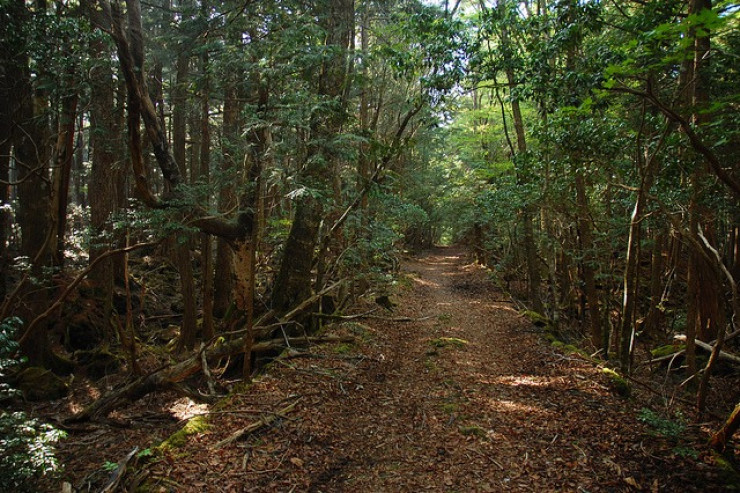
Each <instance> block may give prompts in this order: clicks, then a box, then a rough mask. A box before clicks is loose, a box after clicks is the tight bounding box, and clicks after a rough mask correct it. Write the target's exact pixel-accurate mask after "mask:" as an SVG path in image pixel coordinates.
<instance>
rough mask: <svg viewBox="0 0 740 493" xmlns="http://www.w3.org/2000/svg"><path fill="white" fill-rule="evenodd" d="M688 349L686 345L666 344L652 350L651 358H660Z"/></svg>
mask: <svg viewBox="0 0 740 493" xmlns="http://www.w3.org/2000/svg"><path fill="white" fill-rule="evenodd" d="M684 349H686V344H677V345H674V344H666V345H665V346H658V347H656V348H653V349H651V350H650V356H652V357H653V358H660V357H661V356H668V355H670V354H673V353H677V352H679V351H683V350H684Z"/></svg>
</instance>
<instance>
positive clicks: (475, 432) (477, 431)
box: [457, 425, 486, 438]
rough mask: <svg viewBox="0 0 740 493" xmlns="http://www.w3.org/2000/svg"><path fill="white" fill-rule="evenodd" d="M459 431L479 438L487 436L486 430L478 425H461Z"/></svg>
mask: <svg viewBox="0 0 740 493" xmlns="http://www.w3.org/2000/svg"><path fill="white" fill-rule="evenodd" d="M457 429H458V431H459V432H460V433H462V434H463V435H465V436H474V437H479V438H486V430H484V429H483V428H481V427H480V426H478V425H461V426H459V427H458V428H457Z"/></svg>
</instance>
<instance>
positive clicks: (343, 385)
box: [56, 248, 727, 493]
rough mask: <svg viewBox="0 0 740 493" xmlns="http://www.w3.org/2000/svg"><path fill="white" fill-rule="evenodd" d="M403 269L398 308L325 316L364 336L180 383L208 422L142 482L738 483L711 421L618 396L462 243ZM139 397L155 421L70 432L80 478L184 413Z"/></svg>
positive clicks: (187, 407)
mask: <svg viewBox="0 0 740 493" xmlns="http://www.w3.org/2000/svg"><path fill="white" fill-rule="evenodd" d="M401 270H402V273H401V274H402V276H401V282H400V287H399V289H398V290H397V292H396V293H394V294H393V296H392V298H391V299H392V300H393V301H394V302H395V303H396V304H397V306H396V307H395V308H394V310H393V312H392V313H391V312H388V311H385V312H384V313H382V314H381V313H379V312H378V311H376V312H374V314H375V315H377V318H362V319H356V320H352V321H344V322H339V323H334V324H331V325H330V326H328V327H327V328H326V329H325V331H326V332H327V333H331V334H337V335H344V336H346V335H353V336H355V338H356V342H355V343H335V344H325V345H321V346H314V347H312V348H310V351H309V352H308V353H307V354H303V355H301V356H300V357H298V356H295V354H294V357H286V358H281V359H279V360H277V361H275V362H273V363H271V364H270V365H269V366H268V368H267V369H266V371H265V372H263V373H262V374H261V375H260V376H259V377H257V378H255V380H254V382H253V384H251V386H249V387H247V388H244V389H243V391H241V392H240V391H232V393H231V394H230V395H229V397H227V398H225V399H224V400H223V401H222V402H220V403H219V404H218V405H217V406H213V407H210V408H209V407H207V406H205V405H197V404H194V403H192V402H190V401H188V400H187V399H182V398H180V399H178V400H177V401H176V406H175V409H174V410H175V411H177V412H180V413H181V414H179V415H178V416H180V417H183V418H185V417H188V416H191V415H194V414H198V415H202V416H204V417H205V423H202V422H200V426H194V425H193V423H195V422H198V421H191V426H190V428H191V431H192V433H191V434H189V435H187V436H184V437H181V438H182V440H180V443H175V444H173V446H171V447H160V448H159V449H158V450H157V451H156V452H154V453H153V454H152V455H151V456H149V457H146V458H144V457H141V458H139V459H138V464H135V465H134V464H131V465H132V468H133V469H135V470H137V471H138V475H134V477H135V478H136V479H135V482H139V483H141V484H144V485H147V488H146V490H147V491H163V492H164V491H209V492H210V491H212V492H247V491H249V492H251V491H255V492H317V493H318V492H342V491H353V492H357V493H361V492H419V491H439V492H498V491H527V492H529V491H537V492H545V491H573V492H594V493H595V492H621V491H647V492H657V491H669V492H672V491H682V492H684V491H725V489H723V488H726V487H727V484H724V486H723V481H726V479H723V477H722V475H721V474H720V473H719V472H718V471H719V469H718V468H717V467H716V466H715V465H714V464H713V459H712V457H711V456H709V455H708V454H707V453H706V452H705V450H706V447H705V445H704V444H705V443H706V442H705V440H706V430H704V432H702V428H701V427H699V426H695V425H692V426H688V425H685V424H680V423H678V422H677V421H676V420H678V419H679V418H677V417H676V416H675V415H674V416H669V417H666V415H665V414H662V412H663V410H662V409H654V410H653V411H649V410H648V409H649V408H650V407H651V402H653V403H655V401H652V400H651V399H653V397H651V395H650V394H648V393H642V392H643V391H640V390H639V388H635V389H634V390H633V393H632V396H631V397H630V398H624V397H620V396H619V395H618V394H617V393H616V392H615V391H614V389H613V385H612V384H611V383H610V382H611V380H610V377H609V376H608V375H607V374H605V373H604V372H602V371H601V368H599V366H598V365H597V364H595V363H593V362H592V361H589V360H588V358H586V357H583V356H581V355H579V354H577V353H567V352H563V351H562V347H561V348H556V347H553V346H552V345H551V344H550V343H549V342H548V341H547V340H546V339H545V338H544V337H543V334H542V331H541V329H539V328H537V327H534V326H533V325H532V324H531V322H530V321H529V320H528V319H527V318H525V317H523V316H521V315H520V313H519V312H518V311H517V310H516V307H515V306H514V305H513V304H512V302H511V300H509V299H508V298H507V297H506V296H505V295H503V294H502V293H501V292H499V291H498V290H496V289H495V287H494V285H493V283H492V282H491V281H490V280H489V277H488V274H487V272H486V271H485V270H484V269H483V268H482V267H480V266H478V265H476V264H472V263H470V262H469V260H466V255H465V251H464V250H462V249H457V248H438V249H435V250H433V251H431V252H427V253H426V254H425V255H423V256H420V257H416V258H409V259H406V260H405V261H404V262H403V263H402V266H401ZM403 317H408V319H409V320H411V321H399V319H402V318H403ZM152 399H155V398H153V397H152ZM156 399H159V400H156V402H155V400H150V401H144V402H143V403H141V402H140V403H139V405H140V406H142V405H143V406H145V407H146V406H150V407H151V406H154V407H156V406H161V405H162V402H163V401H162V398H161V396H159V397H157V398H156ZM171 401H172V400H170V404H169V405H171V404H172V402H171ZM155 404H156V406H155ZM652 407H653V408H655V406H652ZM137 412H138V413H139V414H138V416H139V419H136V420H135V422H136V423H137V425H136V428H137V429H139V430H144V435H142V434H141V433H137V431H136V430H126V429H123V430H116V429H114V428H107V429H106V430H107V431H99V432H97V433H98V434H97V435H92V436H91V437H90V438H84V437H82V436H80V434H79V433H76V434H75V435H74V436H71V437H70V439H69V445H68V446H66V448H65V446H64V445H63V446H62V450H61V454H62V461H63V462H66V463H67V473H66V475H65V476H66V480H68V481H70V482H72V484H73V485H75V488H80V487H81V486H83V484H82V477H81V471H82V470H83V469H85V467H83V466H82V465H83V464H85V463H86V464H88V466H87V468H88V469H89V464H90V461H91V460H93V461H95V460H96V461H97V462H98V464H100V463H102V462H103V461H106V462H107V463H108V464H111V465H112V464H113V463H115V462H117V461H118V460H119V459H121V458H122V457H123V456H124V455H126V452H128V451H129V450H131V449H132V447H133V445H134V444H137V445H139V446H140V447H141V448H142V449H145V450H147V451H150V450H153V449H154V447H155V446H156V444H157V443H158V442H157V440H158V439H160V438H161V437H159V434H161V433H163V430H164V431H167V432H168V433H171V431H172V430H173V429H176V428H177V426H182V424H183V423H184V421H182V422H180V423H179V425H177V424H176V423H174V422H172V421H170V422H168V424H167V426H166V427H164V428H163V427H162V425H161V424H159V425H157V424H156V422H149V424H147V420H146V419H143V418H142V416H144V417H146V416H145V415H146V413H144V414H142V410H141V408H139V410H138V411H137ZM157 415H158V413H156V412H154V410H152V412H151V416H152V419H155V417H156V416H157ZM640 418H642V419H640ZM152 423H154V424H152ZM176 425H177V426H176ZM250 425H254V426H253V427H252V428H253V429H254V431H251V432H248V431H245V432H244V433H243V435H242V436H241V437H240V438H239V439H236V440H233V441H231V442H228V443H225V444H224V443H219V442H221V441H223V440H225V439H228V438H229V437H230V436H232V435H233V434H234V433H235V432H238V431H239V430H245V428H246V427H249V426H250ZM147 426H152V428H147ZM154 426H156V433H155V432H154V431H153V430H155V428H154ZM711 426H712V427H714V426H716V423H712V424H711ZM147 430H148V431H147ZM679 435H680V436H679ZM75 443H77V445H75ZM146 447H151V448H146ZM93 454H94V455H93ZM144 455H148V453H147V454H144ZM91 456H93V457H94V459H91V458H90V457H91ZM75 464H78V469H77V470H75V467H76V466H75ZM133 466H135V467H133ZM89 477H90V475H89V474H88V475H87V478H88V480H89ZM130 484H131V481H130V480H129V485H130ZM56 491H59V488H58V484H57V489H56Z"/></svg>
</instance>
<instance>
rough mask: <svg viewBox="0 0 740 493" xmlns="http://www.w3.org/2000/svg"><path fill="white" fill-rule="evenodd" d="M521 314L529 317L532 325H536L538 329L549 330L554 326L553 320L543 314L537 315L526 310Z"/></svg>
mask: <svg viewBox="0 0 740 493" xmlns="http://www.w3.org/2000/svg"><path fill="white" fill-rule="evenodd" d="M521 314H522V315H523V316H525V317H527V318H528V319H529V320H530V322H532V325H536V326H537V327H546V328H549V327H552V326H553V323H552V320H550V319H549V318H547V317H546V316H544V315H542V314H541V313H537V312H535V311H532V310H524V311H523V312H521Z"/></svg>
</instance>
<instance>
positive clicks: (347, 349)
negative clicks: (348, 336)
mask: <svg viewBox="0 0 740 493" xmlns="http://www.w3.org/2000/svg"><path fill="white" fill-rule="evenodd" d="M352 349H353V345H352V344H346V343H345V344H337V345H336V346H334V347H333V348H332V352H334V354H347V353H351V352H352Z"/></svg>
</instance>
